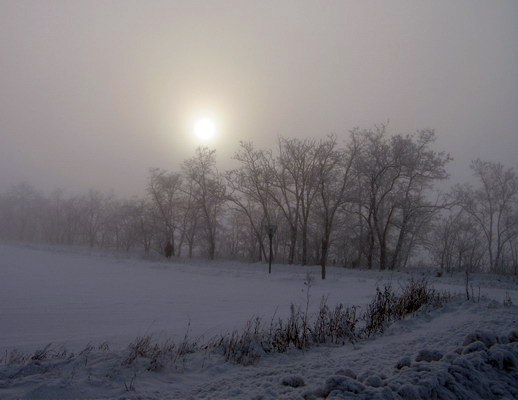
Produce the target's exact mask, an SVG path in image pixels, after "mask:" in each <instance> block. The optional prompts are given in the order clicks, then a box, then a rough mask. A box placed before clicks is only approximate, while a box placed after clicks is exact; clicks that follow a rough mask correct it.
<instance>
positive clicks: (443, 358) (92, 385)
mask: <svg viewBox="0 0 518 400" xmlns="http://www.w3.org/2000/svg"><path fill="white" fill-rule="evenodd" d="M308 272H309V273H312V274H313V275H314V277H315V280H314V281H313V283H312V285H311V288H310V292H309V295H310V312H315V311H316V310H317V308H318V305H319V303H320V300H321V298H322V297H323V296H326V297H328V303H329V304H330V305H333V304H335V303H343V304H345V305H360V306H365V305H366V304H367V303H369V302H370V301H371V300H372V298H373V296H374V294H375V289H376V286H377V285H383V284H384V283H386V282H391V283H392V285H393V286H394V287H397V286H398V285H403V284H404V282H405V281H407V280H408V279H409V278H411V277H412V276H413V277H416V276H417V277H419V276H421V275H422V274H425V275H428V278H429V281H430V282H431V284H432V285H433V286H434V287H435V288H436V289H438V290H440V291H443V290H444V291H449V292H450V293H452V294H455V293H459V294H463V293H465V287H464V276H463V275H462V274H459V275H453V276H443V277H440V278H437V277H435V274H434V273H433V272H432V271H430V272H421V271H414V272H413V273H409V272H390V271H385V272H379V271H361V270H354V271H352V270H345V269H341V268H329V269H328V274H327V278H328V279H326V280H325V281H321V280H320V279H319V278H318V277H319V268H318V267H295V266H281V265H273V273H272V274H271V275H268V273H267V266H265V265H264V264H240V263H234V262H222V261H215V262H205V263H200V262H187V261H183V262H176V261H171V262H165V261H161V262H157V261H143V260H136V259H124V258H116V257H113V256H106V255H99V254H97V255H96V254H88V253H87V252H84V251H82V252H75V253H74V252H71V251H69V250H66V249H50V248H38V247H34V246H33V247H29V246H26V245H13V244H3V245H1V244H0V352H1V353H0V354H2V355H0V398H1V399H4V398H5V399H12V398H47V399H54V398H74V399H75V398H109V399H112V398H114V399H119V398H153V399H162V398H168V399H177V398H178V399H184V398H192V399H197V398H217V399H226V398H242V399H250V398H256V399H275V398H293V399H302V398H319V397H327V398H351V397H347V396H356V398H365V399H368V398H384V399H390V398H431V397H434V396H435V397H437V398H458V397H464V398H513V397H518V370H517V368H518V347H517V346H518V333H517V332H516V331H518V323H517V321H518V307H517V306H516V304H518V280H517V279H516V277H501V276H493V275H482V274H481V275H473V276H472V277H471V283H470V291H471V286H472V288H473V289H472V290H473V293H474V295H475V297H476V300H478V297H479V293H480V302H472V301H469V302H468V301H466V300H465V296H464V297H462V296H458V297H456V298H454V299H453V300H452V301H451V302H450V303H448V304H447V305H446V306H444V307H442V308H441V309H438V310H428V311H426V312H420V313H418V315H417V316H415V317H414V318H407V319H405V320H403V321H399V322H397V323H393V324H392V325H391V326H390V327H389V328H388V329H387V331H386V332H385V334H384V335H382V336H378V337H375V338H371V339H363V340H361V341H359V342H358V343H356V344H355V345H352V344H348V345H345V346H338V347H336V346H320V347H313V348H311V349H309V350H305V351H299V350H295V349H292V350H290V351H288V352H287V353H284V354H273V353H271V354H267V355H264V356H263V357H261V358H260V359H259V360H258V361H257V363H256V364H254V365H252V366H246V367H245V366H242V365H235V364H232V363H229V362H225V361H224V359H223V357H222V356H221V355H219V354H215V353H213V352H211V351H209V350H206V351H197V352H195V353H191V354H185V355H183V356H182V357H181V359H180V360H176V362H174V363H171V365H166V366H165V367H164V368H162V369H160V370H159V371H148V370H147V368H146V365H145V363H144V362H142V363H141V364H139V363H138V362H137V363H133V364H131V365H130V366H128V365H124V362H123V361H124V359H125V357H127V352H128V350H127V345H128V344H129V343H130V342H132V341H134V340H135V338H136V337H138V336H145V335H151V336H152V338H153V340H157V341H164V340H166V339H169V338H170V339H172V340H174V341H176V342H179V341H181V340H182V338H183V337H184V335H185V334H186V332H187V331H188V336H189V338H191V340H196V341H197V342H199V343H203V342H205V341H207V340H209V339H210V338H212V337H214V336H215V335H218V334H222V333H225V332H229V331H232V330H234V329H242V328H243V327H244V326H245V324H246V322H247V321H248V320H250V319H251V318H252V317H255V316H258V317H261V318H262V319H263V320H266V321H268V320H270V319H271V318H272V317H273V316H274V315H276V316H277V317H286V316H287V315H288V314H289V308H290V304H292V303H293V304H296V305H301V306H303V307H305V304H306V298H307V297H306V296H307V286H306V285H304V280H305V279H306V278H307V273H308ZM506 299H507V300H509V299H511V301H512V303H513V304H514V305H512V306H504V305H503V304H502V303H503V301H504V300H506ZM476 331H479V332H478V334H476V335H473V333H474V332H476ZM513 332H514V333H513ZM470 334H472V336H471V338H468V340H466V337H467V336H468V335H470ZM477 339H478V340H477ZM48 343H53V345H52V349H54V350H52V352H54V353H55V352H57V351H58V349H61V350H60V351H62V350H63V348H66V349H67V350H68V351H69V352H74V355H73V356H71V355H70V353H67V354H68V355H67V356H66V357H65V356H63V357H56V358H52V359H47V360H28V361H27V360H26V361H25V362H23V363H21V362H20V363H17V362H15V361H16V360H13V358H15V357H14V356H13V354H14V355H16V354H19V353H15V352H14V353H13V349H17V350H18V351H20V352H26V353H27V354H28V353H30V354H31V355H32V354H34V352H35V351H36V350H38V349H42V348H44V347H45V346H46V345H47V344H48ZM88 344H91V346H88V347H87V345H88ZM63 346H64V347H63ZM85 347H86V349H87V350H86V351H83V349H85ZM423 350H430V351H423ZM36 358H37V357H36ZM416 359H417V360H418V361H416ZM398 363H399V364H400V365H399V366H400V367H401V366H403V367H402V368H399V369H398V368H396V365H397V364H398ZM441 388H442V389H441ZM441 390H443V391H442V392H441ZM463 393H464V395H463ZM353 398H354V397H353Z"/></svg>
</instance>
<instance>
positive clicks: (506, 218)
mask: <svg viewBox="0 0 518 400" xmlns="http://www.w3.org/2000/svg"><path fill="white" fill-rule="evenodd" d="M471 169H472V170H473V173H474V175H475V177H476V178H477V179H478V181H479V186H478V187H477V188H473V186H472V185H469V184H468V185H463V186H460V185H457V186H456V187H455V188H454V196H455V197H456V198H457V199H458V201H459V204H460V205H461V207H462V208H463V209H464V210H465V211H466V212H467V213H468V214H469V215H471V216H472V217H473V219H474V220H475V221H476V222H477V224H478V226H479V228H480V229H481V230H482V232H483V233H484V236H485V239H486V247H487V253H488V257H489V267H490V269H491V271H493V272H502V270H503V269H504V267H505V266H504V265H503V260H504V251H505V248H506V246H509V245H510V243H511V242H512V240H513V239H514V238H515V237H516V236H517V235H518V223H517V221H518V177H517V176H516V174H515V172H514V170H513V169H512V168H509V169H505V168H504V166H503V165H502V164H500V163H493V162H488V161H482V160H480V159H477V160H474V161H473V162H472V163H471Z"/></svg>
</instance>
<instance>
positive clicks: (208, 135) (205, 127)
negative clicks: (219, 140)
mask: <svg viewBox="0 0 518 400" xmlns="http://www.w3.org/2000/svg"><path fill="white" fill-rule="evenodd" d="M215 133H216V126H215V125H214V121H212V120H211V119H210V118H203V119H200V120H199V121H198V122H196V124H195V125H194V134H195V135H196V136H197V137H198V139H200V140H201V141H203V142H206V141H208V140H210V139H212V138H213V137H214V134H215Z"/></svg>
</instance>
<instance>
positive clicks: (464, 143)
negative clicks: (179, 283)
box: [0, 0, 518, 195]
mask: <svg viewBox="0 0 518 400" xmlns="http://www.w3.org/2000/svg"><path fill="white" fill-rule="evenodd" d="M201 116H210V117H212V118H214V120H215V122H216V125H217V129H218V136H217V138H215V140H214V141H212V142H210V143H207V144H206V145H208V146H209V147H212V148H216V150H217V157H218V163H219V165H220V167H222V168H225V167H226V166H228V165H230V157H231V156H232V154H233V153H234V151H235V150H236V149H237V148H238V143H239V141H240V140H252V141H253V142H254V143H255V144H256V145H257V146H258V147H263V148H265V147H267V148H271V147H274V146H275V143H276V141H277V137H278V135H283V136H288V137H295V136H298V137H302V138H309V137H314V138H320V137H324V136H325V135H327V134H329V133H335V134H336V135H338V137H340V138H341V137H343V138H345V137H346V133H347V132H348V131H349V130H350V129H352V128H353V127H355V126H360V127H365V128H369V127H372V126H373V125H375V124H379V123H384V122H387V121H390V122H389V132H391V133H410V132H412V131H414V130H416V129H420V128H433V129H435V130H436V132H437V135H438V137H439V139H438V143H437V149H438V150H443V149H444V150H447V151H449V152H450V153H451V154H452V155H453V157H454V158H455V162H453V163H452V164H451V166H450V169H449V171H450V172H451V173H452V177H453V179H454V180H463V179H466V178H468V177H469V173H470V172H469V161H470V160H472V159H474V158H477V157H481V158H483V159H485V160H491V161H500V162H502V163H504V164H505V165H507V166H512V167H515V168H518V161H517V160H518V157H517V152H518V2H517V1H515V0H509V1H499V0H495V1H485V0H484V1H475V0H466V1H460V0H453V1H452V0H444V1H345V0H336V1H326V0H322V1H316V0H315V1H300V0H297V1H295V0H293V1H288V0H276V1H252V0H236V1H208V0H207V1H191V0H186V1H173V0H164V1H109V2H108V1H78V0H74V1H57V0H53V1H44V0H41V1H37V0H34V1H20V0H13V1H11V0H0V193H2V192H5V191H6V190H7V189H8V188H9V186H10V185H12V184H14V183H18V182H20V181H26V182H29V183H31V184H33V185H35V186H36V187H37V188H39V189H41V190H43V191H45V192H50V191H51V190H53V189H56V188H64V189H68V190H70V191H74V192H77V191H84V190H88V189H90V188H94V189H99V190H103V191H107V190H111V189H112V190H114V191H115V193H118V194H122V195H130V194H140V193H141V192H142V191H143V189H144V187H145V184H146V178H147V176H148V169H149V168H150V167H160V168H165V169H169V170H171V169H177V168H178V165H179V164H180V163H181V162H182V161H183V160H184V159H186V158H188V157H190V156H191V155H192V154H193V153H194V149H195V147H196V146H198V145H201V144H202V143H199V142H196V140H195V139H194V138H193V137H192V127H193V124H194V122H195V121H196V119H197V118H199V117H201Z"/></svg>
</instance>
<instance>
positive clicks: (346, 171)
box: [0, 126, 518, 278]
mask: <svg viewBox="0 0 518 400" xmlns="http://www.w3.org/2000/svg"><path fill="white" fill-rule="evenodd" d="M435 139H436V138H435V134H434V132H433V131H432V130H420V131H417V132H415V133H413V134H410V135H394V136H390V135H388V134H387V133H386V130H385V127H384V126H380V127H376V128H374V129H363V130H362V129H354V130H352V131H351V132H350V135H349V137H348V138H347V139H346V140H345V141H344V142H343V143H341V142H339V141H338V139H337V138H336V137H335V136H329V137H327V138H325V139H322V140H309V139H305V140H302V139H296V138H279V140H278V145H277V147H276V149H275V150H261V149H257V148H255V147H254V146H253V144H252V143H248V142H242V143H241V144H240V147H239V149H238V151H237V152H236V153H235V155H234V158H235V160H236V161H237V167H236V168H235V169H232V170H228V171H224V172H220V171H218V170H217V168H216V153H215V150H210V149H208V148H198V149H197V150H196V153H195V155H194V156H193V157H191V158H189V159H187V160H185V161H184V162H183V163H182V164H181V169H180V170H179V171H165V170H161V169H152V170H150V174H149V179H148V182H147V187H146V195H145V196H144V197H142V198H126V199H121V198H116V197H115V196H113V195H108V194H104V193H100V192H97V191H89V192H88V193H86V194H83V195H78V196H71V195H65V194H64V192H62V191H56V192H54V193H52V194H51V195H48V196H44V195H42V194H41V193H39V192H38V191H37V190H36V189H34V188H33V187H31V186H30V185H27V184H19V185H17V186H15V187H13V188H12V189H11V190H9V191H8V192H7V193H5V194H3V195H0V237H1V238H2V239H4V240H19V241H36V242H45V243H51V244H65V245H88V246H90V247H100V248H108V249H119V250H125V251H133V250H140V251H143V252H145V253H151V252H157V253H160V254H163V250H164V248H165V246H166V244H167V243H170V246H169V247H170V248H172V255H173V256H174V257H193V256H203V257H208V258H209V259H213V258H215V257H222V258H232V259H240V260H249V261H261V260H263V261H264V260H267V258H268V253H269V248H268V235H267V231H266V229H265V227H266V226H268V225H276V227H277V229H276V232H275V235H274V237H273V254H274V258H275V262H278V263H288V264H294V263H296V264H302V265H305V264H320V265H321V266H322V278H325V267H326V264H329V263H332V264H336V265H343V266H349V267H367V268H379V269H395V268H404V267H406V266H409V265H412V264H415V263H417V262H419V261H421V262H422V260H425V259H428V260H430V259H431V260H432V262H433V263H434V265H437V266H438V267H440V269H441V270H442V271H445V272H447V271H455V270H459V271H471V272H473V271H481V270H486V271H492V272H498V273H514V274H516V273H518V178H517V176H516V174H515V172H514V171H513V170H512V169H506V168H504V167H503V166H502V165H501V164H499V163H492V162H485V161H481V160H475V161H473V162H472V166H471V167H472V170H473V172H474V175H475V177H476V185H475V186H473V185H470V184H465V185H456V186H454V187H453V188H452V189H451V190H450V191H449V193H445V194H439V193H438V192H437V191H436V190H435V189H434V186H433V185H434V184H435V183H436V182H438V181H440V180H446V179H448V173H447V171H446V166H447V164H448V163H449V162H450V161H451V160H452V159H451V157H450V155H449V154H447V153H445V152H437V151H435V150H434V149H433V145H434V142H435Z"/></svg>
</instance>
